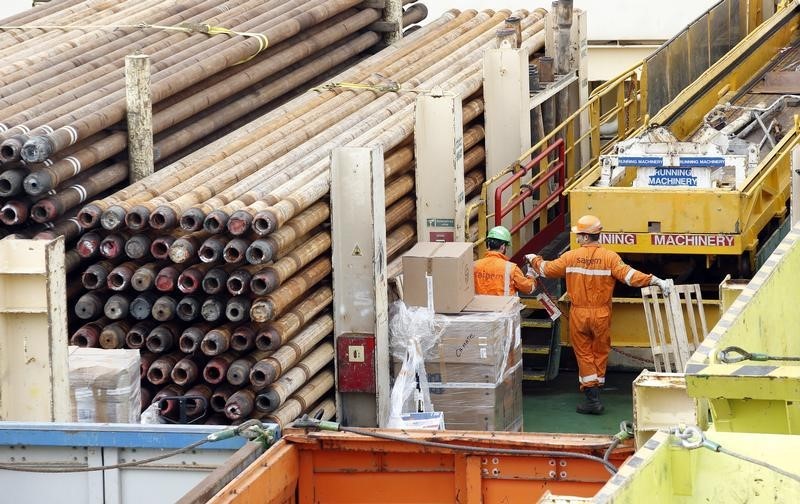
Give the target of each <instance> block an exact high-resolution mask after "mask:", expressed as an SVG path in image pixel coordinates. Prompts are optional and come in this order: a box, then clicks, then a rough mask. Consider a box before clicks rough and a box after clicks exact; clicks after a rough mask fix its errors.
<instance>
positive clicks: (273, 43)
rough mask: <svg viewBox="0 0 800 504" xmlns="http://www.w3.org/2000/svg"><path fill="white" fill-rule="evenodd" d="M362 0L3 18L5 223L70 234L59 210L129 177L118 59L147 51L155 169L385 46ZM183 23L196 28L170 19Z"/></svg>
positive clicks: (78, 8)
mask: <svg viewBox="0 0 800 504" xmlns="http://www.w3.org/2000/svg"><path fill="white" fill-rule="evenodd" d="M359 3H360V2H359V1H358V0H312V1H310V2H309V1H300V0H294V1H290V2H285V1H278V0H272V1H268V2H263V1H255V0H236V1H230V2H226V5H225V6H224V8H223V7H220V6H219V2H218V1H216V0H205V1H201V2H186V4H185V5H175V6H170V7H169V8H164V6H163V2H158V1H157V0H148V1H146V2H142V1H140V0H128V1H124V2H117V3H116V4H115V5H114V6H113V7H109V6H108V4H107V3H105V2H96V1H94V2H93V1H86V2H74V5H72V7H70V8H69V9H65V10H61V11H57V10H53V9H46V10H45V9H34V10H33V11H31V14H30V15H26V16H16V17H15V18H11V19H8V20H5V22H0V24H2V25H3V26H5V27H6V28H5V29H4V31H3V32H2V33H0V35H1V36H2V37H1V38H0V41H2V40H6V41H11V40H13V41H15V42H16V43H15V44H12V43H10V42H7V43H6V44H2V42H0V83H2V87H0V103H2V105H3V112H2V115H0V132H2V134H0V162H2V165H0V171H2V173H0V198H2V199H0V221H2V222H3V223H5V224H6V225H8V226H15V227H16V226H20V225H22V224H24V223H25V222H26V221H27V220H29V219H30V220H32V221H35V222H37V223H54V225H55V227H56V229H54V230H51V231H50V232H49V236H52V235H59V234H61V235H65V236H66V237H67V238H68V239H72V238H75V237H76V236H77V235H79V234H80V231H81V228H80V227H79V226H74V225H67V224H66V223H63V222H64V221H65V220H66V219H65V218H63V217H64V215H65V214H66V213H68V212H69V211H70V210H71V209H72V208H75V207H77V206H78V205H80V204H81V203H83V202H84V201H86V200H87V199H90V198H93V197H96V196H98V195H100V196H102V195H103V194H105V193H107V192H108V189H110V188H113V187H115V186H118V185H120V184H121V183H124V182H125V181H126V180H127V177H128V165H127V162H124V161H117V158H118V155H119V154H120V153H122V152H123V151H124V150H125V148H126V144H127V133H126V131H125V129H124V126H123V127H120V126H119V124H122V123H121V122H120V121H121V120H123V119H124V112H125V96H124V72H123V67H124V56H126V55H128V54H132V53H134V52H135V51H140V52H143V53H145V54H148V55H150V57H151V60H152V94H153V96H152V101H153V104H154V110H153V131H154V134H155V138H154V158H155V161H156V163H157V166H156V167H157V168H158V167H159V164H158V163H159V161H160V160H162V159H165V158H167V157H168V156H170V155H171V154H173V153H176V152H178V151H180V150H181V149H184V148H186V147H187V146H196V145H198V142H202V141H203V139H204V138H206V137H209V136H211V135H212V134H213V133H214V132H215V131H217V130H219V129H221V128H224V127H225V126H226V125H228V124H230V123H232V122H234V121H236V120H237V119H240V118H241V117H244V116H245V115H247V114H248V113H250V112H251V111H252V110H254V109H257V108H259V107H262V106H264V105H265V104H268V103H269V102H271V101H274V100H276V99H277V98H279V97H281V96H282V95H284V94H286V93H288V92H292V91H293V90H294V89H296V88H297V87H300V86H304V85H307V83H309V82H311V81H313V80H314V79H316V78H318V77H319V76H320V75H323V74H324V73H326V72H328V71H330V70H331V69H333V68H337V67H338V66H339V65H342V64H344V63H346V62H349V61H351V60H352V58H357V57H359V56H360V55H362V54H364V53H365V51H366V50H367V49H369V48H370V47H372V46H374V45H375V44H376V43H377V42H379V39H380V37H379V35H377V34H376V33H374V32H371V31H369V26H370V25H371V24H372V23H374V22H376V21H377V20H379V19H380V16H381V13H380V11H379V10H377V9H360V10H359V9H356V8H354V7H357V4H359ZM425 13H426V11H425V9H424V7H423V6H421V5H417V6H413V8H409V9H408V10H407V14H406V16H404V20H405V22H407V23H413V22H417V21H419V20H421V18H423V17H424V16H425ZM87 19H91V20H92V22H91V26H86V24H87V23H86V22H85V21H86V20H87ZM143 21H145V23H142V22H143ZM203 24H207V25H211V26H223V27H225V28H228V29H231V30H234V31H236V32H237V33H238V32H242V33H245V34H246V35H236V34H231V35H227V34H226V35H213V36H211V35H208V34H206V33H201V32H202V31H203V30H204V28H203V27H202V26H201V25H203ZM70 25H71V26H73V27H75V28H73V29H59V27H63V26H70ZM179 25H180V26H181V27H185V26H194V27H196V29H195V30H194V31H189V30H185V29H182V30H178V29H171V28H164V27H177V26H179ZM20 39H21V40H22V41H21V42H20ZM267 44H268V47H266V48H265V47H264V45H267ZM56 57H57V59H58V63H57V64H55V65H54V64H53V63H52V62H53V60H54V59H55V58H56ZM5 198H8V199H5ZM71 217H73V216H71V215H70V216H68V217H67V219H68V218H71ZM39 231H41V229H40V228H36V227H32V228H30V229H28V230H26V231H25V232H26V233H27V234H28V235H29V236H33V235H35V234H37V233H38V232H39ZM41 237H48V235H43V236H41Z"/></svg>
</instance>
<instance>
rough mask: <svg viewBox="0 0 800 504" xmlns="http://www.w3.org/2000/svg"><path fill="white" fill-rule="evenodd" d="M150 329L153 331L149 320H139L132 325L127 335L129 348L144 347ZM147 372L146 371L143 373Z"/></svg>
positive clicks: (126, 341) (126, 339)
mask: <svg viewBox="0 0 800 504" xmlns="http://www.w3.org/2000/svg"><path fill="white" fill-rule="evenodd" d="M150 331H152V324H150V323H149V322H139V323H138V324H136V325H134V326H133V327H131V328H130V330H129V331H128V334H126V335H125V344H126V345H128V347H129V348H134V349H135V348H142V347H143V346H144V342H145V339H147V335H148V334H150ZM146 374H147V373H146V372H145V373H142V375H146Z"/></svg>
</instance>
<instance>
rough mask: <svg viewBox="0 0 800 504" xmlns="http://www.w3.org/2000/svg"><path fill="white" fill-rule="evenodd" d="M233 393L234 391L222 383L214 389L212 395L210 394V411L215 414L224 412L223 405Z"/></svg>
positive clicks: (228, 385)
mask: <svg viewBox="0 0 800 504" xmlns="http://www.w3.org/2000/svg"><path fill="white" fill-rule="evenodd" d="M235 392H236V389H235V388H233V387H231V386H230V384H228V383H223V384H222V385H220V386H218V387H216V388H214V393H213V394H211V409H212V410H214V411H216V412H217V413H222V412H224V411H225V403H227V402H228V399H229V398H230V396H232V395H233V394H234V393H235ZM226 423H227V421H226Z"/></svg>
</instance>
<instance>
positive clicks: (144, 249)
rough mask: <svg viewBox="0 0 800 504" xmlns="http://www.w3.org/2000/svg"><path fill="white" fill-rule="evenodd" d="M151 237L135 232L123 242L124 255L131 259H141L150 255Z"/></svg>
mask: <svg viewBox="0 0 800 504" xmlns="http://www.w3.org/2000/svg"><path fill="white" fill-rule="evenodd" d="M152 243H153V239H152V238H151V237H150V236H149V235H147V234H145V233H140V234H135V235H133V236H131V237H130V238H128V241H126V242H125V255H127V256H128V257H129V258H131V259H143V258H145V257H146V256H148V255H150V245H151V244H152Z"/></svg>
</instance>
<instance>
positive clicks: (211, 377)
mask: <svg viewBox="0 0 800 504" xmlns="http://www.w3.org/2000/svg"><path fill="white" fill-rule="evenodd" d="M238 358H239V354H237V353H236V352H227V353H224V354H222V355H217V356H216V357H214V358H213V359H211V360H210V361H208V364H206V367H204V368H203V378H205V380H206V381H207V382H208V383H210V384H212V385H219V384H220V383H222V382H223V381H225V375H226V374H227V373H228V367H230V365H231V364H232V363H233V361H235V360H236V359H238Z"/></svg>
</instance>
